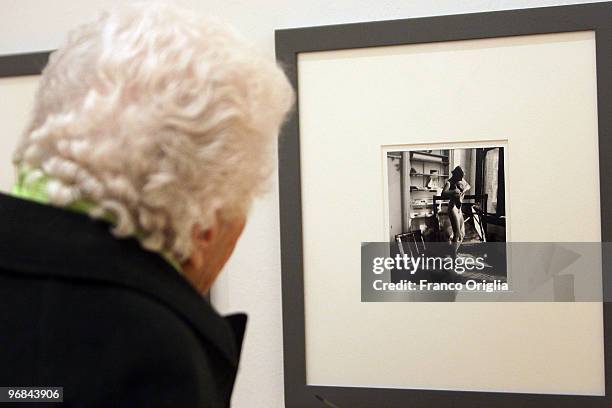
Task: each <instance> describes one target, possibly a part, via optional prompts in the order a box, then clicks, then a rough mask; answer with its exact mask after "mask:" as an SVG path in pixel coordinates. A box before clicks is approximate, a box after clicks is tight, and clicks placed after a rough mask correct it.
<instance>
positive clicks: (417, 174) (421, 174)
mask: <svg viewBox="0 0 612 408" xmlns="http://www.w3.org/2000/svg"><path fill="white" fill-rule="evenodd" d="M410 175H411V176H430V177H450V176H449V175H448V174H426V173H410Z"/></svg>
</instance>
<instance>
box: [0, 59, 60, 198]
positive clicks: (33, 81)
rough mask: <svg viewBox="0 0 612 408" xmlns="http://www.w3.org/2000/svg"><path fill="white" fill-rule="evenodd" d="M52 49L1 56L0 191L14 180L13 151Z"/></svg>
mask: <svg viewBox="0 0 612 408" xmlns="http://www.w3.org/2000/svg"><path fill="white" fill-rule="evenodd" d="M49 54H50V53H49V52H37V53H29V54H15V55H2V56H0V131H1V132H2V139H3V140H4V142H5V144H4V146H12V148H10V147H9V148H6V149H2V150H0V191H4V192H7V191H9V190H10V189H11V187H12V186H13V183H14V181H15V176H14V171H13V166H12V154H13V151H14V148H15V147H16V146H17V142H18V140H19V136H20V135H21V132H22V131H23V127H24V126H25V123H26V122H27V119H28V117H29V115H30V113H31V108H32V104H33V101H34V93H35V91H36V87H37V85H38V79H39V77H40V73H41V72H42V70H43V68H44V67H45V65H46V64H47V60H48V59H49Z"/></svg>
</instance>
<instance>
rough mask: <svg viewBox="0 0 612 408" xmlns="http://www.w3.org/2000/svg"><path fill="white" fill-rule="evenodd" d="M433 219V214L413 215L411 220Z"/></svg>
mask: <svg viewBox="0 0 612 408" xmlns="http://www.w3.org/2000/svg"><path fill="white" fill-rule="evenodd" d="M431 217H433V214H422V215H411V216H410V218H411V219H413V220H414V219H417V218H431Z"/></svg>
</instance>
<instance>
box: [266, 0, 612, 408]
mask: <svg viewBox="0 0 612 408" xmlns="http://www.w3.org/2000/svg"><path fill="white" fill-rule="evenodd" d="M587 30H588V31H591V30H592V31H594V32H595V36H596V37H595V38H596V53H597V56H596V58H597V92H598V95H597V101H598V130H599V166H600V168H599V171H600V180H601V182H600V197H601V232H602V241H604V242H610V241H612V181H611V179H610V177H609V175H610V174H612V160H611V158H612V2H604V3H591V4H579V5H571V6H560V7H544V8H533V9H523V10H510V11H499V12H486V13H475V14H464V15H449V16H440V17H427V18H416V19H405V20H392V21H380V22H367V23H355V24H342V25H332V26H322V27H308V28H296V29H283V30H277V31H276V56H277V59H278V61H279V62H280V63H281V64H282V66H283V67H284V69H285V70H286V73H287V75H288V77H289V79H290V81H291V82H292V84H293V86H294V88H295V89H296V90H297V91H298V92H299V89H298V86H297V74H298V65H297V56H298V54H299V53H303V52H310V51H330V50H342V49H354V48H366V47H379V46H390V45H402V44H419V43H432V42H445V41H457V40H470V39H483V38H496V37H509V36H521V35H532V34H548V33H561V32H574V31H587ZM298 112H299V106H298V107H297V108H296V110H295V111H294V112H293V113H292V114H291V117H290V118H289V121H288V123H287V124H286V125H285V127H284V128H283V131H282V135H281V138H280V141H279V183H280V224H281V231H280V232H281V258H282V259H281V261H282V293H283V337H284V339H283V342H284V369H285V403H286V407H288V408H298V407H317V406H321V407H325V406H327V407H336V408H360V407H364V408H365V407H386V408H394V407H397V408H399V407H401V408H404V407H413V408H419V407H436V408H451V407H452V408H475V407H487V408H496V407H500V408H516V407H522V408H527V407H534V408H535V407H538V408H547V407H550V408H564V407H567V408H570V407H571V408H574V407H578V406H581V407H601V408H604V407H612V305H611V304H610V303H604V322H603V323H604V338H605V340H604V342H605V344H604V349H605V357H604V359H605V390H606V396H603V397H597V396H575V395H548V394H546V395H540V394H518V393H500V392H467V391H434V390H410V389H381V388H360V387H359V388H357V387H354V388H353V387H339V386H314V385H308V384H307V383H306V349H305V325H304V279H303V278H304V274H303V252H302V199H301V183H300V130H299V121H298V117H299V116H298ZM330 199H332V198H330ZM602 270H603V271H604V276H603V284H604V292H605V293H604V299H610V295H612V290H611V286H612V277H611V276H610V274H611V272H612V262H611V261H610V259H606V258H604V259H603V267H602ZM347 341H349V339H347ZM415 358H418V356H415Z"/></svg>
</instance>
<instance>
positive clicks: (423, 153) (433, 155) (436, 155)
mask: <svg viewBox="0 0 612 408" xmlns="http://www.w3.org/2000/svg"><path fill="white" fill-rule="evenodd" d="M411 153H412V154H413V155H415V154H419V155H423V156H429V157H439V158H441V159H447V160H448V156H444V155H442V154H436V153H426V152H411Z"/></svg>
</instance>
